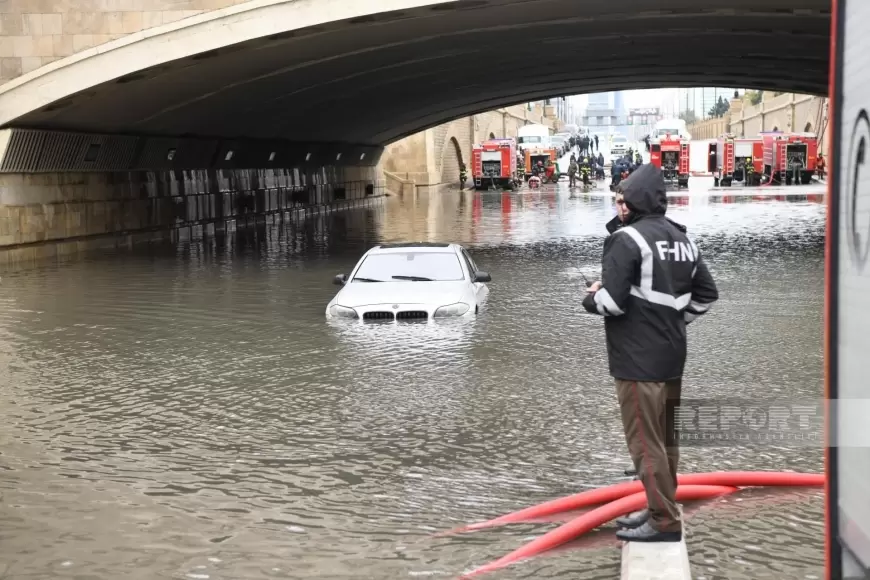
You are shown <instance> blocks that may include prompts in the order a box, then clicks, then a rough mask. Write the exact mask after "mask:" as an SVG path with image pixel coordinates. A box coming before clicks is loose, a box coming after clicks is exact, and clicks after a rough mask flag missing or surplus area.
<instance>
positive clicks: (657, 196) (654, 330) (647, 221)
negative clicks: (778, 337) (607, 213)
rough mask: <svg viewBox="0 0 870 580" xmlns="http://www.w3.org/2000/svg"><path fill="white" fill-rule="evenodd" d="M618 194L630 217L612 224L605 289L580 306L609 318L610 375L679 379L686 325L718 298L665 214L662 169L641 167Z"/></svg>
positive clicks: (697, 257) (691, 246) (690, 246)
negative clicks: (621, 196) (621, 197)
mask: <svg viewBox="0 0 870 580" xmlns="http://www.w3.org/2000/svg"><path fill="white" fill-rule="evenodd" d="M620 192H621V193H622V195H623V199H624V203H625V204H626V206H627V208H628V209H629V210H630V213H629V214H628V216H627V217H626V219H625V221H624V222H621V221H620V220H619V218H618V217H617V218H614V220H612V221H611V222H610V223H608V224H607V229H608V231H610V236H609V237H608V238H607V240H606V241H605V243H604V255H603V257H602V274H601V282H602V286H601V288H600V289H599V290H598V291H597V292H593V293H590V294H588V295H587V296H586V298H585V299H584V301H583V306H584V307H585V308H586V310H588V311H589V312H593V313H596V314H601V315H603V316H605V329H606V333H607V353H608V358H609V361H610V374H611V375H613V376H614V377H615V378H617V379H623V380H633V381H666V380H669V379H675V378H678V377H681V376H682V374H683V367H684V365H685V362H686V324H688V323H689V322H691V321H692V320H694V319H695V318H696V317H698V316H700V315H702V314H704V313H705V312H707V310H709V308H710V306H711V305H712V304H713V302H715V301H716V300H717V299H718V297H719V293H718V291H717V290H716V284H715V283H714V282H713V278H712V276H711V275H710V272H709V271H708V270H707V266H706V265H705V264H704V261H703V259H702V258H701V254H700V252H699V251H698V247H697V246H696V245H695V243H694V242H693V241H692V240H690V239H689V238H688V236H686V228H685V227H684V226H682V225H680V224H677V223H675V222H673V221H671V220H669V219H668V218H666V217H665V211H666V210H667V205H668V199H667V194H666V193H665V182H664V178H663V176H662V173H661V170H659V169H658V168H657V167H655V166H653V165H650V164H647V165H643V166H641V167H640V168H639V169H638V170H637V171H635V172H634V173H633V174H632V175H631V177H629V178H628V179H627V180H625V181H624V182H623V183H622V184H621V187H620ZM617 195H619V193H617Z"/></svg>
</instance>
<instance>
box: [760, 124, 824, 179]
mask: <svg viewBox="0 0 870 580" xmlns="http://www.w3.org/2000/svg"><path fill="white" fill-rule="evenodd" d="M761 140H762V143H763V148H764V175H765V176H767V178H768V179H769V180H772V181H773V182H775V183H785V184H786V185H791V184H792V183H795V184H797V183H796V179H797V180H799V181H800V183H803V184H805V185H806V184H807V183H809V182H810V181H811V180H812V178H813V174H814V173H815V172H816V157H817V156H818V151H819V140H818V138H817V137H816V135H815V134H814V133H768V134H762V135H761ZM795 178H796V179H795Z"/></svg>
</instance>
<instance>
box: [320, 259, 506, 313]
mask: <svg viewBox="0 0 870 580" xmlns="http://www.w3.org/2000/svg"><path fill="white" fill-rule="evenodd" d="M489 281H491V277H490V275H489V274H487V273H486V272H484V271H482V270H480V269H479V268H478V267H477V265H476V264H475V263H474V260H473V259H472V258H471V256H470V255H469V253H468V251H467V250H466V249H465V248H463V247H462V246H460V245H458V244H438V243H424V242H418V243H402V244H383V245H380V246H376V247H374V248H372V249H371V250H369V251H368V252H366V253H365V254H364V255H363V257H362V258H360V260H359V262H357V264H356V266H354V268H353V270H352V271H351V273H350V274H349V275H348V274H339V275H338V276H336V277H335V279H334V283H335V284H337V285H339V286H341V287H342V288H341V290H339V291H338V294H336V295H335V298H333V299H332V300H331V301H330V302H329V304H328V305H327V306H326V317H327V318H344V319H349V320H364V321H369V320H371V321H393V320H427V319H430V318H454V317H460V316H474V315H476V314H477V313H478V312H479V311H480V309H481V308H482V307H483V305H484V302H485V300H486V297H487V295H488V294H489V288H488V287H487V286H486V283H487V282H489Z"/></svg>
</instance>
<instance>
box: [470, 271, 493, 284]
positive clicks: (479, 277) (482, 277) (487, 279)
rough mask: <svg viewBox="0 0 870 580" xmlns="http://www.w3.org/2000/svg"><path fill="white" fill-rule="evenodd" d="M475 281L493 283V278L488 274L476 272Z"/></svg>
mask: <svg viewBox="0 0 870 580" xmlns="http://www.w3.org/2000/svg"><path fill="white" fill-rule="evenodd" d="M474 281H475V282H481V283H482V282H492V276H490V275H489V274H487V273H486V272H475V273H474Z"/></svg>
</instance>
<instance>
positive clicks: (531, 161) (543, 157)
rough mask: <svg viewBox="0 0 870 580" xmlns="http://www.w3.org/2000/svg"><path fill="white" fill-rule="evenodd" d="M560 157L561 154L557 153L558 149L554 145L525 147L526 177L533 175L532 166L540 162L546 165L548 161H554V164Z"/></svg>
mask: <svg viewBox="0 0 870 580" xmlns="http://www.w3.org/2000/svg"><path fill="white" fill-rule="evenodd" d="M558 159H559V155H558V154H557V153H556V149H555V148H553V147H550V148H540V147H527V148H526V149H525V160H526V167H525V170H526V179H528V178H529V177H531V175H532V167H534V166H535V165H537V164H538V162H539V161H540V162H542V163H543V164H544V166H545V167H546V165H547V161H548V160H549V161H552V162H553V163H554V164H555V163H556V161H557V160H558Z"/></svg>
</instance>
